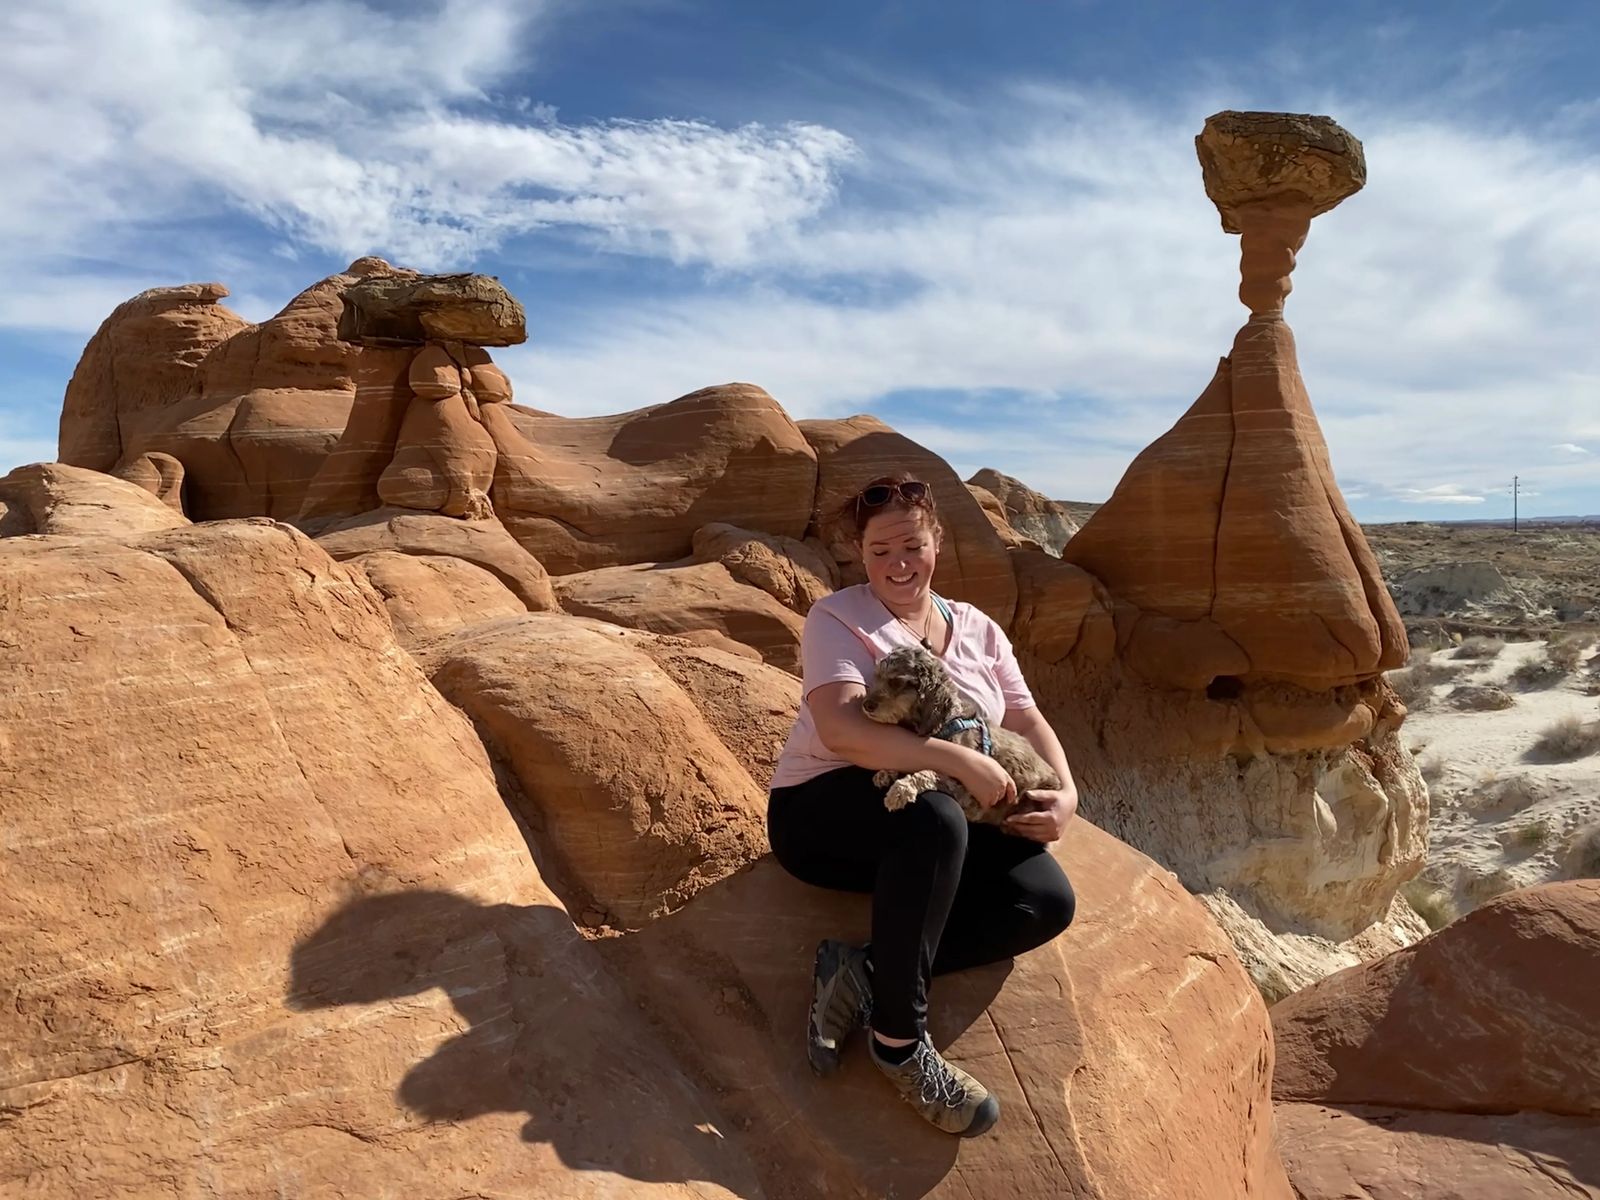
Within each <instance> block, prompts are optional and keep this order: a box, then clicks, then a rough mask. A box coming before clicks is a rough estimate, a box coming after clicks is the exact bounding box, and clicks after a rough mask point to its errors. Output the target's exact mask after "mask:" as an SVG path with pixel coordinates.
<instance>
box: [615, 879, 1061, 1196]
mask: <svg viewBox="0 0 1600 1200" xmlns="http://www.w3.org/2000/svg"><path fill="white" fill-rule="evenodd" d="M868 920H869V901H868V898H867V897H865V896H856V895H848V894H844V893H840V892H832V891H825V890H823V889H821V888H814V887H810V886H808V885H806V884H804V883H801V882H799V881H798V880H796V879H794V878H793V877H792V876H790V875H788V874H787V873H785V872H784V870H783V869H782V868H781V867H779V866H778V864H777V863H776V861H774V860H773V859H772V858H771V857H770V856H769V857H766V858H763V859H761V860H759V861H758V862H756V863H754V864H753V865H751V866H750V867H748V868H746V869H745V870H744V871H741V872H739V873H738V874H736V875H734V876H731V877H730V878H728V879H725V880H723V881H721V882H720V883H718V884H716V885H714V886H712V887H710V888H707V889H706V890H705V891H703V892H701V893H700V894H699V895H698V896H696V897H695V898H694V900H692V901H691V902H690V903H689V904H688V905H686V906H685V907H684V908H682V909H681V910H679V911H678V912H675V913H672V914H670V915H667V916H663V917H660V918H657V919H656V920H655V921H652V922H651V923H650V924H649V925H647V926H646V927H645V928H643V929H641V930H639V931H637V932H634V933H630V934H629V935H628V936H626V937H622V938H612V939H607V940H605V941H601V942H597V943H595V945H594V949H595V950H596V952H597V953H598V954H599V956H600V957H602V958H603V959H604V960H605V961H606V962H607V963H608V964H609V965H610V966H611V967H612V969H613V970H614V971H615V973H616V975H617V977H618V978H619V980H621V982H622V984H623V986H625V987H626V988H627V989H628V990H629V992H630V994H631V995H632V996H633V997H634V998H635V1000H636V1001H637V1002H638V1004H639V1006H640V1008H642V1009H644V1010H645V1011H647V1012H648V1013H650V1015H651V1017H652V1019H653V1021H654V1023H655V1025H656V1028H657V1036H658V1037H659V1038H660V1039H661V1041H662V1044H664V1045H667V1046H669V1047H670V1048H671V1049H672V1050H673V1051H674V1053H675V1056H676V1057H677V1058H678V1060H679V1061H680V1062H682V1063H683V1064H684V1066H685V1069H686V1070H692V1071H693V1072H694V1074H695V1076H696V1078H697V1079H699V1080H702V1081H703V1082H704V1083H705V1084H706V1085H707V1086H708V1087H709V1088H711V1089H713V1090H714V1091H715V1094H716V1095H717V1098H718V1105H719V1107H720V1108H721V1109H722V1111H723V1114H724V1119H725V1124H724V1125H723V1126H722V1128H723V1129H724V1131H726V1132H728V1133H729V1135H730V1136H736V1137H739V1138H740V1139H741V1140H742V1142H743V1145H744V1146H745V1148H746V1150H747V1152H748V1153H749V1155H750V1157H751V1159H752V1160H753V1161H754V1163H755V1166H756V1169H757V1171H758V1172H759V1173H760V1176H761V1183H762V1186H763V1188H764V1194H765V1195H767V1196H769V1197H779V1196H782V1197H801V1196H806V1197H811V1196H819V1197H820V1196H874V1197H876V1196H897V1197H903V1198H906V1200H911V1198H914V1197H920V1196H925V1195H927V1194H928V1193H929V1192H931V1191H933V1190H935V1189H936V1188H939V1187H940V1185H941V1184H945V1183H946V1182H947V1177H949V1176H950V1175H951V1172H952V1170H953V1169H954V1168H955V1167H956V1157H957V1150H958V1148H959V1145H960V1143H959V1141H958V1139H955V1138H952V1137H950V1136H949V1135H948V1134H944V1133H940V1132H939V1131H937V1130H935V1129H933V1128H932V1127H931V1126H929V1125H928V1124H927V1123H925V1122H924V1121H923V1120H922V1118H921V1117H919V1116H917V1114H916V1113H914V1112H913V1111H912V1110H911V1108H910V1107H909V1106H907V1105H906V1104H905V1103H904V1102H903V1101H902V1100H901V1099H900V1098H899V1097H898V1096H897V1095H896V1094H895V1092H894V1091H893V1089H892V1088H891V1087H890V1085H889V1082H888V1080H886V1079H884V1078H883V1077H882V1075H881V1074H880V1073H879V1071H878V1069H877V1068H876V1067H875V1066H873V1064H872V1063H871V1061H870V1059H869V1056H868V1052H867V1047H866V1042H865V1039H866V1035H865V1034H858V1035H857V1037H856V1038H855V1040H854V1041H853V1043H852V1044H851V1045H850V1046H849V1047H847V1050H846V1053H845V1055H844V1063H843V1066H842V1067H841V1069H840V1070H839V1072H838V1073H837V1074H836V1075H834V1076H831V1077H829V1078H826V1079H819V1078H817V1077H816V1076H814V1075H813V1074H812V1073H811V1070H810V1068H809V1066H808V1065H807V1061H806V1052H805V1028H806V1013H807V1009H808V1006H809V1004H810V999H811V988H812V983H811V966H812V957H813V953H814V951H815V949H816V945H817V942H818V941H819V940H820V939H821V938H824V937H843V938H846V939H849V940H852V941H857V942H860V941H864V940H865V938H866V931H867V924H868ZM1010 974H1011V965H1010V964H1009V963H1004V964H996V965H993V966H989V967H982V968H979V969H976V970H970V971H962V972H958V973H956V974H953V975H945V976H941V977H940V978H939V979H937V980H936V981H935V984H934V988H933V992H932V995H931V1004H930V1008H931V1012H930V1020H929V1033H930V1035H931V1036H932V1038H933V1041H934V1043H935V1044H936V1045H938V1046H940V1047H941V1048H944V1047H948V1046H950V1045H951V1044H952V1043H954V1042H955V1041H956V1040H957V1039H958V1038H961V1039H962V1041H963V1045H964V1047H966V1050H967V1053H968V1054H969V1055H970V1056H971V1057H969V1058H968V1059H967V1062H968V1065H969V1066H971V1067H972V1068H973V1069H974V1071H976V1072H979V1073H980V1074H982V1076H983V1078H984V1079H985V1082H988V1083H990V1084H991V1085H993V1084H1000V1085H1007V1086H1005V1088H1004V1090H1005V1095H1004V1097H1003V1098H1002V1105H1007V1104H1010V1105H1012V1106H1013V1108H1014V1111H1012V1112H1011V1113H1010V1114H1009V1117H1010V1122H1011V1124H1010V1125H1008V1129H1014V1130H1022V1129H1028V1130H1029V1132H1030V1134H1031V1133H1032V1130H1031V1125H1030V1123H1029V1119H1028V1117H1027V1111H1028V1109H1027V1105H1026V1102H1025V1101H1023V1100H1022V1098H1021V1096H1020V1094H1016V1095H1014V1094H1013V1093H1012V1091H1011V1088H1010V1086H1009V1085H1011V1084H1012V1083H1013V1082H1014V1079H1015V1077H1014V1076H1011V1074H1010V1070H1011V1069H1010V1065H1009V1064H1008V1063H1007V1061H1006V1058H1005V1056H1004V1053H1003V1051H1002V1050H1001V1048H1000V1044H999V1037H998V1034H997V1033H996V1031H995V1028H994V1025H993V1022H992V1021H991V1020H990V1019H989V1018H988V1017H987V1016H986V1015H985V1014H986V1010H987V1009H988V1008H989V1006H990V1005H991V1004H992V1003H993V1002H994V999H995V997H996V996H997V995H998V994H999V992H1000V988H1001V986H1002V985H1003V984H1004V983H1005V981H1006V979H1007V978H1008V976H1009V975H1010ZM1005 1122H1006V1117H1004V1116H1003V1117H1002V1123H1005ZM1033 1140H1034V1141H1037V1138H1036V1137H1035V1138H1033ZM979 1141H983V1142H989V1143H990V1144H989V1145H988V1146H984V1147H979V1146H978V1145H977V1143H968V1144H967V1146H968V1148H967V1149H966V1150H964V1151H962V1154H963V1164H964V1165H965V1164H966V1163H967V1162H968V1161H969V1160H970V1161H971V1162H973V1163H974V1164H976V1163H978V1162H979V1161H981V1160H983V1159H984V1158H985V1157H986V1156H987V1155H990V1154H998V1153H999V1152H1000V1150H1001V1141H1000V1138H999V1136H998V1135H995V1136H991V1137H989V1138H984V1139H979ZM1043 1152H1044V1153H1048V1151H1043ZM996 1165H997V1166H998V1165H999V1164H998V1163H997V1164H996ZM949 1184H950V1185H951V1186H952V1188H953V1191H954V1192H955V1194H962V1192H961V1181H960V1180H949ZM996 1194H998V1193H996Z"/></svg>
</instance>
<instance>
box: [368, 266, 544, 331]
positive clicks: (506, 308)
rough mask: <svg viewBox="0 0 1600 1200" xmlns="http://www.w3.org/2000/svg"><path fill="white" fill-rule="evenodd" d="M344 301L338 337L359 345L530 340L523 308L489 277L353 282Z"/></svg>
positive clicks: (412, 277)
mask: <svg viewBox="0 0 1600 1200" xmlns="http://www.w3.org/2000/svg"><path fill="white" fill-rule="evenodd" d="M341 298H342V299H343V301H344V309H343V311H342V312H341V313H340V314H339V338H340V340H342V341H346V342H354V343H356V344H357V345H361V346H420V345H422V344H424V343H425V342H429V341H454V342H465V343H467V344H468V345H473V346H515V345H518V344H519V343H521V342H525V341H527V340H528V331H527V326H526V319H525V317H524V316H523V312H522V305H521V304H519V303H517V301H516V299H515V298H514V297H513V296H512V295H511V293H510V292H508V291H506V289H505V288H504V287H503V286H501V284H500V281H499V280H498V279H495V278H493V277H492V276H489V275H414V274H405V275H399V274H396V275H374V276H369V277H367V278H365V279H361V280H358V281H356V282H355V283H352V284H351V285H350V286H349V287H347V288H345V289H344V291H343V292H342V293H341Z"/></svg>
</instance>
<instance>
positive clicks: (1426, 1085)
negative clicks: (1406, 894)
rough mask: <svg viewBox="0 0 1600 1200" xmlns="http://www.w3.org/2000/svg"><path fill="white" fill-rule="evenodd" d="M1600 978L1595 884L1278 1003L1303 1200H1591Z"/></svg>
mask: <svg viewBox="0 0 1600 1200" xmlns="http://www.w3.org/2000/svg"><path fill="white" fill-rule="evenodd" d="M1597 980H1600V881H1583V882H1569V883H1553V884H1546V885H1543V886H1540V887H1534V888H1528V889H1525V890H1523V891H1514V892H1510V893H1507V894H1505V895H1502V896H1499V897H1497V898H1495V899H1493V900H1491V901H1489V902H1488V903H1487V904H1485V905H1484V906H1483V907H1481V908H1479V909H1477V910H1476V911H1474V912H1472V913H1469V914H1468V915H1467V916H1465V917H1462V918H1460V919H1459V920H1457V921H1453V922H1451V923H1450V924H1449V925H1446V926H1445V927H1444V928H1443V929H1441V930H1439V932H1437V933H1435V934H1434V935H1433V936H1431V937H1429V938H1427V939H1426V940H1424V941H1422V942H1419V943H1417V944H1416V945H1415V946H1412V947H1410V948H1408V949H1404V950H1399V951H1396V952H1395V953H1393V954H1390V955H1388V956H1386V957H1384V958H1380V959H1378V960H1377V961H1375V962H1367V963H1362V964H1360V965H1358V966H1353V967H1350V968H1349V969H1348V970H1345V971H1341V972H1339V973H1338V974H1336V975H1331V976H1329V977H1328V978H1326V979H1323V980H1321V981H1320V982H1317V983H1315V984H1312V985H1311V986H1309V987H1307V988H1304V989H1303V990H1301V991H1299V992H1297V993H1295V994H1294V995H1292V996H1289V997H1288V998H1287V999H1285V1000H1283V1001H1281V1002H1280V1003H1279V1004H1277V1005H1276V1006H1275V1007H1274V1008H1273V1010H1272V1022H1273V1029H1274V1031H1275V1034H1276V1037H1277V1043H1278V1061H1277V1066H1276V1070H1275V1072H1274V1076H1273V1094H1274V1096H1276V1097H1277V1099H1278V1101H1279V1103H1278V1105H1277V1111H1278V1127H1279V1131H1280V1140H1281V1143H1282V1145H1283V1150H1284V1158H1285V1162H1286V1164H1287V1166H1288V1169H1289V1173H1290V1178H1291V1179H1292V1180H1293V1182H1294V1185H1295V1189H1296V1191H1297V1193H1298V1194H1299V1195H1300V1196H1303V1197H1307V1198H1308V1200H1323V1198H1324V1197H1325V1198H1327V1200H1334V1198H1340V1200H1342V1198H1343V1197H1346V1196H1352V1195H1362V1196H1372V1197H1374V1198H1375V1200H1384V1198H1389V1197H1393V1198H1394V1200H1401V1198H1402V1197H1410V1196H1419V1195H1427V1196H1441V1197H1444V1196H1450V1197H1460V1198H1461V1200H1506V1198H1508V1197H1527V1198H1528V1200H1536V1198H1537V1200H1542V1198H1544V1197H1551V1198H1552V1200H1553V1198H1555V1197H1568V1196H1581V1195H1590V1194H1593V1192H1592V1185H1593V1184H1594V1183H1595V1181H1596V1180H1600V1032H1597V1030H1596V1026H1595V1021H1594V996H1595V986H1596V981H1597ZM1586 1185H1588V1186H1586Z"/></svg>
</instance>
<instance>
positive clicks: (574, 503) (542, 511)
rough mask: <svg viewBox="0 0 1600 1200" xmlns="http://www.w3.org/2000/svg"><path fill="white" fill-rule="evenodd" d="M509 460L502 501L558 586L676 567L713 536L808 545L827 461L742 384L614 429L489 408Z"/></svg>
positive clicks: (683, 399)
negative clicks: (606, 572) (635, 566)
mask: <svg viewBox="0 0 1600 1200" xmlns="http://www.w3.org/2000/svg"><path fill="white" fill-rule="evenodd" d="M482 416H483V422H484V425H485V427H486V428H487V429H488V430H489V432H490V434H491V435H492V436H493V437H494V440H495V444H496V446H497V448H498V451H499V457H498V461H497V463H496V467H495V481H494V490H493V493H492V495H491V499H492V501H493V503H494V509H495V512H496V513H497V514H498V515H499V517H500V519H501V520H502V521H504V522H505V525H506V528H508V529H509V530H511V532H512V534H513V535H514V536H515V537H516V539H517V540H518V541H519V542H521V543H522V544H523V545H524V546H526V547H527V548H528V549H529V550H530V551H531V552H532V553H533V554H534V555H536V556H537V557H538V559H539V561H540V562H542V563H544V565H545V567H546V568H547V569H548V570H549V571H551V572H552V573H553V574H557V575H566V574H571V573H573V572H575V571H589V570H594V569H596V568H598V567H609V566H618V565H621V564H625V563H638V562H668V561H672V560H674V559H679V558H684V557H687V556H688V555H689V554H690V553H691V552H692V551H693V548H694V547H693V541H694V534H695V531H696V530H697V529H699V528H700V527H701V526H702V525H706V524H710V523H714V522H729V523H733V524H737V525H739V526H741V527H743V528H746V529H751V530H758V531H760V532H763V533H772V534H778V535H780V536H784V537H791V538H798V537H801V536H802V535H803V534H804V533H805V529H806V522H807V521H808V520H809V519H810V513H811V504H812V499H813V496H814V493H815V489H816V478H817V475H816V455H815V453H814V452H813V451H812V450H811V448H810V447H809V446H808V445H807V444H806V441H805V439H804V438H803V437H802V436H801V434H800V431H799V430H798V429H797V428H796V427H795V424H794V422H793V421H791V420H790V419H789V417H788V414H786V413H785V412H784V411H783V409H781V408H779V407H778V405H777V403H776V401H774V400H773V399H772V397H771V396H769V395H767V393H766V392H764V391H762V390H761V389H760V388H758V387H755V386H753V385H751V384H747V383H730V384H725V385H723V386H721V387H712V388H703V389H702V390H700V391H698V392H692V393H690V394H689V395H687V396H680V397H679V398H678V399H676V400H673V401H671V402H670V403H667V404H658V405H656V406H654V407H652V408H645V409H640V410H638V411H635V412H630V413H621V414H618V415H616V416H610V417H588V418H582V419H576V420H574V419H570V418H567V417H558V416H555V415H553V414H551V413H542V412H536V411H534V410H532V409H527V408H521V407H519V406H517V405H513V404H488V405H485V406H483V410H482Z"/></svg>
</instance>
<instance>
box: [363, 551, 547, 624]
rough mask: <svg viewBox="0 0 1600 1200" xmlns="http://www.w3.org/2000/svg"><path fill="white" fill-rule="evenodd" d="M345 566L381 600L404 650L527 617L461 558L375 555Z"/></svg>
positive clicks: (501, 588) (502, 588) (491, 579)
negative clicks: (488, 624) (500, 620)
mask: <svg viewBox="0 0 1600 1200" xmlns="http://www.w3.org/2000/svg"><path fill="white" fill-rule="evenodd" d="M349 562H350V565H351V566H354V567H359V568H360V569H361V571H362V572H363V573H364V574H365V575H366V577H367V580H368V582H369V583H371V584H372V586H373V588H374V590H376V591H377V593H378V595H380V596H382V597H383V606H384V608H385V609H387V610H388V613H389V623H390V624H391V625H393V626H394V633H395V637H396V638H398V639H399V641H400V644H401V645H403V646H413V645H415V644H417V643H418V642H421V641H425V640H427V639H428V638H431V637H437V636H438V635H439V634H442V633H450V632H451V631H453V630H456V629H460V628H462V627H463V626H466V625H475V624H477V623H478V622H479V621H490V620H493V619H494V618H496V617H506V616H515V615H517V614H518V613H524V612H527V611H528V607H527V605H525V604H523V603H522V601H520V600H518V599H517V598H516V596H514V595H512V593H511V589H510V588H508V587H506V585H505V584H504V583H502V582H500V580H499V579H498V578H496V577H495V576H494V575H492V574H490V573H489V572H488V571H486V570H484V569H483V568H482V567H478V566H474V565H473V564H472V563H469V562H468V561H467V560H466V559H464V558H449V557H446V556H443V555H412V554H402V553H400V552H399V551H396V550H374V551H371V552H370V553H367V554H358V555H356V556H355V557H354V558H352V559H350V560H349Z"/></svg>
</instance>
